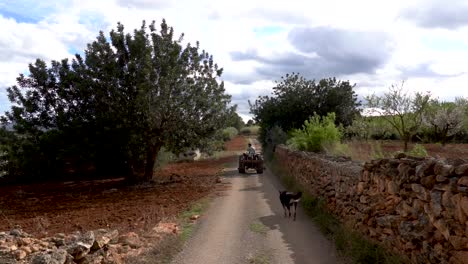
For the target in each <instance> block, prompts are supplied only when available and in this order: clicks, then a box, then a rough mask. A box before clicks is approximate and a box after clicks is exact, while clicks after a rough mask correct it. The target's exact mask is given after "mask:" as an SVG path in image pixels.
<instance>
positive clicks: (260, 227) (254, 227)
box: [250, 222, 268, 235]
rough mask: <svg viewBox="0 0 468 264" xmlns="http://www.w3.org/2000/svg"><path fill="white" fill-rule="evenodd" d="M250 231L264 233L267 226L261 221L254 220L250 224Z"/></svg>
mask: <svg viewBox="0 0 468 264" xmlns="http://www.w3.org/2000/svg"><path fill="white" fill-rule="evenodd" d="M250 231H252V232H255V233H259V234H263V235H265V234H266V232H267V231H268V227H266V226H265V225H264V224H262V223H258V222H255V223H252V224H250Z"/></svg>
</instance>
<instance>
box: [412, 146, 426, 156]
mask: <svg viewBox="0 0 468 264" xmlns="http://www.w3.org/2000/svg"><path fill="white" fill-rule="evenodd" d="M408 155H410V156H414V157H427V151H426V148H424V146H423V145H420V144H416V145H414V147H413V149H412V150H410V151H408Z"/></svg>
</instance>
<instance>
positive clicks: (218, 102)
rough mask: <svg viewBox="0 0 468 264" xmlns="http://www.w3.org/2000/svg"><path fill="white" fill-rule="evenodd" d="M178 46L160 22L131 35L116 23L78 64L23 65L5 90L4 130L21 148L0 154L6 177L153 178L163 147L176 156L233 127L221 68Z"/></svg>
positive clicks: (189, 48)
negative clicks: (80, 173) (88, 174)
mask: <svg viewBox="0 0 468 264" xmlns="http://www.w3.org/2000/svg"><path fill="white" fill-rule="evenodd" d="M182 38H183V35H181V36H180V37H175V36H174V30H173V28H172V27H169V26H168V25H167V24H166V22H165V21H164V20H163V21H162V23H161V24H160V28H159V30H157V28H156V24H155V22H154V21H153V22H152V23H151V24H150V25H149V26H147V25H146V23H145V22H144V21H143V23H142V26H141V28H140V29H136V30H134V31H133V34H130V33H126V32H125V31H124V26H123V25H122V24H120V23H119V24H118V25H117V28H116V29H114V30H112V31H111V32H110V35H109V37H106V36H105V35H104V33H103V32H100V34H99V36H98V37H97V38H96V40H95V41H93V42H92V43H90V44H88V46H87V49H86V50H85V52H84V54H85V55H84V57H82V56H80V55H76V57H75V58H74V59H72V60H71V61H69V60H68V59H63V60H62V61H60V62H59V61H52V62H51V63H50V66H48V65H47V64H46V62H44V61H42V60H40V59H38V60H36V62H35V63H33V64H30V65H29V74H28V76H25V75H23V74H20V76H19V77H18V78H17V85H15V86H12V87H10V88H8V90H7V91H8V96H9V99H10V101H11V102H12V104H13V107H12V108H11V111H9V112H7V113H6V117H5V118H4V120H3V122H4V123H12V124H14V133H13V134H14V136H15V137H17V139H18V140H16V141H15V143H12V144H6V146H4V147H3V148H5V149H4V151H5V152H6V153H7V156H8V159H9V165H8V168H7V169H8V173H9V174H12V175H15V176H24V175H28V176H29V177H39V176H41V175H45V174H53V175H60V174H62V173H63V172H64V171H66V170H67V166H69V165H70V164H74V166H73V170H80V168H82V169H83V170H93V169H95V170H96V171H97V172H102V173H104V172H107V173H120V174H123V175H125V176H127V177H129V178H133V179H134V178H135V177H138V176H140V177H142V178H144V179H150V178H151V177H152V175H153V167H154V163H155V161H156V158H157V154H158V152H159V150H160V149H161V147H162V146H164V147H165V148H166V149H169V150H171V151H174V152H176V153H177V152H180V151H181V150H183V149H184V148H187V147H193V146H196V145H197V144H199V143H200V142H201V141H202V140H203V139H204V138H206V137H209V136H210V135H212V134H213V133H214V132H215V131H217V130H219V129H220V128H222V127H224V125H225V123H226V120H228V119H229V120H231V122H232V123H235V122H236V121H235V118H236V117H235V116H234V115H233V112H235V108H232V107H229V103H230V96H229V95H227V94H226V93H225V89H224V84H223V82H220V81H218V78H219V77H220V76H221V74H222V68H219V67H218V65H217V64H216V63H215V62H214V60H213V57H212V56H211V55H210V54H208V53H207V52H206V51H204V50H200V47H199V44H198V42H197V43H196V45H195V46H192V45H191V44H187V45H186V46H182ZM228 117H230V118H228ZM4 141H5V142H7V141H8V140H4ZM8 142H10V141H8Z"/></svg>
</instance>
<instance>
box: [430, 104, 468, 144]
mask: <svg viewBox="0 0 468 264" xmlns="http://www.w3.org/2000/svg"><path fill="white" fill-rule="evenodd" d="M467 109H468V101H467V100H466V99H464V98H456V99H455V102H440V101H438V100H431V102H430V104H429V106H428V109H427V111H426V112H425V114H424V117H423V121H424V124H425V125H426V126H428V127H429V129H431V130H432V133H433V134H434V135H436V136H437V138H438V139H439V140H440V142H441V143H442V145H445V144H446V143H447V141H448V139H449V137H451V136H453V135H455V134H457V133H459V132H461V131H462V130H463V122H464V120H465V113H466V111H467Z"/></svg>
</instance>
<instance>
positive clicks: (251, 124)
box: [247, 119, 255, 126]
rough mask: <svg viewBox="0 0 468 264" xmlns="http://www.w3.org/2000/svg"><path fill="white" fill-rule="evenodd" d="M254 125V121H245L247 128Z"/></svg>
mask: <svg viewBox="0 0 468 264" xmlns="http://www.w3.org/2000/svg"><path fill="white" fill-rule="evenodd" d="M254 124H255V123H254V121H253V120H252V119H249V120H248V121H247V126H253V125H254Z"/></svg>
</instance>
